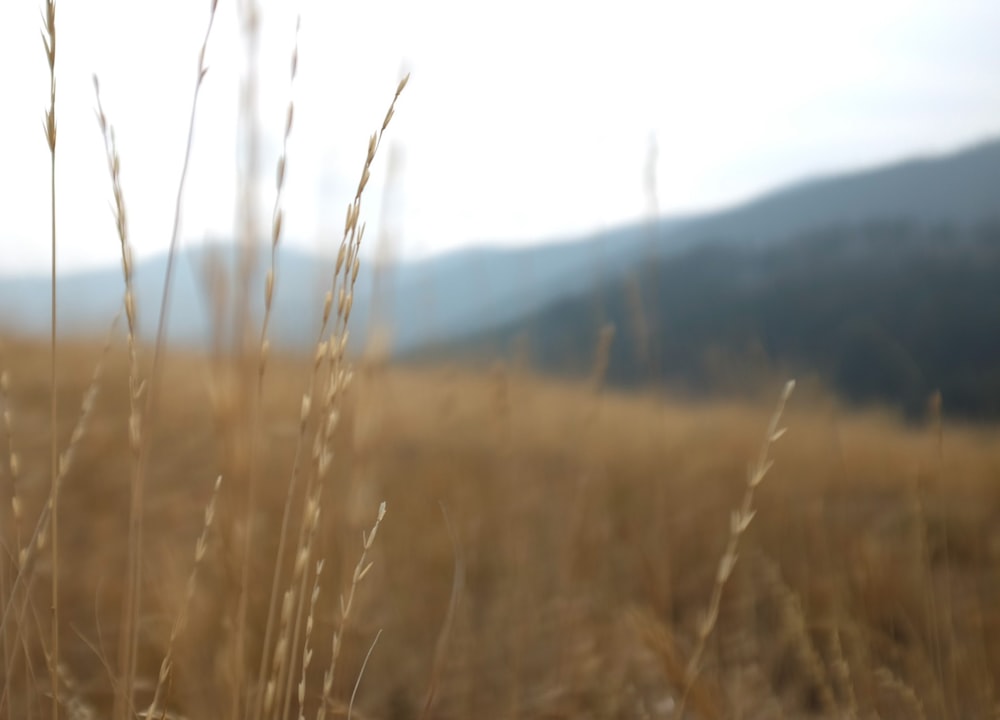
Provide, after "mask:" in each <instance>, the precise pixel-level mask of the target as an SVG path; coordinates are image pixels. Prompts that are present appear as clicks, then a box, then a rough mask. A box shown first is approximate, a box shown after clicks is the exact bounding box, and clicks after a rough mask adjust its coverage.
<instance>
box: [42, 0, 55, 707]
mask: <svg viewBox="0 0 1000 720" xmlns="http://www.w3.org/2000/svg"><path fill="white" fill-rule="evenodd" d="M44 19H45V29H44V30H43V31H42V43H43V44H44V45H45V55H46V57H47V59H48V63H49V107H48V110H47V111H46V113H45V139H46V140H47V141H48V145H49V161H50V172H49V183H50V188H49V190H50V192H49V196H50V201H51V207H50V214H51V225H52V278H51V295H52V297H51V302H52V313H51V321H50V330H51V337H50V338H49V352H50V356H51V363H50V364H51V372H50V376H49V393H50V395H51V405H50V408H49V412H50V416H49V423H50V427H49V432H50V434H51V437H50V438H49V448H50V458H49V459H50V467H49V469H50V486H49V507H50V508H51V512H52V608H51V614H52V661H51V662H52V665H51V667H50V668H49V675H50V677H51V679H52V720H58V718H59V677H58V675H57V673H56V668H57V667H58V666H59V491H58V476H59V436H58V432H57V431H58V425H57V422H58V411H59V393H58V388H57V387H56V361H57V353H56V318H57V315H58V312H57V308H56V3H55V0H46V3H45V18H44Z"/></svg>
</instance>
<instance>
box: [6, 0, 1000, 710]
mask: <svg viewBox="0 0 1000 720" xmlns="http://www.w3.org/2000/svg"><path fill="white" fill-rule="evenodd" d="M215 10H216V2H215V1H214V0H213V2H212V3H211V4H210V13H209V16H208V21H207V26H206V28H205V36H204V40H203V43H202V46H201V50H200V53H199V56H198V59H197V60H198V62H197V75H196V77H195V78H194V87H193V97H192V108H191V115H190V127H189V136H188V143H187V146H186V150H185V158H184V163H183V168H184V169H183V170H182V173H181V178H180V180H179V184H178V190H177V200H176V208H175V221H174V226H173V229H172V235H171V237H172V240H171V251H170V260H169V261H168V270H167V283H166V287H165V289H164V296H163V307H166V306H167V300H168V297H169V292H170V286H171V283H170V275H171V268H172V263H173V259H174V257H175V251H176V244H177V241H178V237H179V234H178V233H179V217H180V211H181V205H182V197H183V187H184V176H185V175H186V171H187V165H188V160H189V156H190V150H191V142H190V133H191V130H192V129H193V127H194V122H195V116H196V108H197V102H198V96H199V92H200V89H201V87H202V81H203V79H204V75H205V67H204V57H205V51H206V46H207V43H208V39H209V37H210V34H211V29H212V24H213V22H214V18H215ZM241 21H242V24H243V28H244V34H245V39H246V40H247V53H248V68H249V72H248V74H247V79H246V84H245V86H244V88H243V97H244V102H245V103H246V107H247V108H250V107H253V106H254V104H255V103H254V98H255V91H256V88H255V85H254V83H255V78H254V73H253V68H254V63H255V57H256V33H257V22H258V16H257V13H256V9H255V7H254V3H253V2H249V3H246V4H244V5H242V6H241ZM44 24H45V29H44V32H43V42H44V43H45V49H46V56H47V60H48V64H49V70H50V88H51V93H50V104H49V107H48V108H47V111H46V122H45V136H46V141H47V143H48V146H49V150H50V160H51V165H52V172H53V185H52V198H51V200H52V247H53V257H55V249H56V238H57V234H56V226H55V214H56V213H55V209H56V197H55V192H54V189H55V185H54V173H55V168H56V164H55V162H56V125H55V67H56V54H55V49H56V45H55V38H56V16H55V4H54V2H52V0H49V1H48V2H47V3H46V14H45V15H44ZM297 55H298V52H297V48H295V49H294V50H293V52H292V61H291V81H292V82H294V79H295V74H296V69H297ZM405 85H406V79H405V78H404V79H403V80H402V81H401V82H400V83H399V85H398V87H397V89H396V93H395V95H394V97H393V100H392V102H391V104H390V106H389V109H388V112H387V113H386V115H385V118H384V120H383V122H382V125H381V127H380V129H379V130H378V131H377V132H376V133H374V134H373V135H372V136H371V138H370V139H369V142H368V152H367V155H366V157H365V162H364V165H363V168H362V172H361V175H360V179H359V182H358V186H357V190H356V193H355V196H354V198H353V199H352V201H351V203H350V205H349V206H348V208H347V216H346V219H345V223H344V231H343V236H342V238H340V252H339V255H338V257H337V261H336V267H335V272H334V273H333V276H332V278H331V286H330V288H329V291H328V292H327V294H326V296H325V298H323V300H322V301H323V304H324V309H323V316H322V327H321V328H320V329H319V332H318V335H317V340H316V347H315V351H314V352H313V354H312V356H311V357H272V354H271V349H270V344H269V340H268V332H269V323H270V311H271V304H272V300H273V295H274V293H275V288H276V287H279V286H280V277H279V271H278V268H277V266H276V263H275V260H276V257H277V250H278V248H279V245H280V242H281V239H282V222H283V214H282V212H283V211H282V199H283V198H282V193H283V189H284V178H285V172H286V162H287V157H286V150H287V141H288V138H289V136H290V133H291V131H292V119H293V116H294V112H293V109H294V104H293V103H292V102H291V100H290V101H289V104H288V106H287V110H286V122H285V125H284V142H283V146H282V152H281V155H280V157H279V159H278V167H277V173H276V178H277V183H276V188H275V198H274V204H273V210H272V216H271V227H270V249H271V262H270V266H269V267H268V269H267V271H266V275H265V280H264V298H263V307H264V318H263V322H262V325H261V327H260V328H252V327H250V322H249V318H250V304H251V302H252V300H251V299H250V298H249V296H248V295H245V296H242V300H241V301H240V302H237V303H236V307H234V308H232V311H233V312H232V317H231V318H229V317H226V314H225V312H223V311H222V309H218V311H217V312H216V314H215V318H216V321H217V322H219V323H226V324H227V325H226V328H227V329H228V330H229V331H230V332H220V334H219V336H220V337H221V336H226V337H228V338H231V339H232V343H231V347H221V346H220V347H217V348H214V350H215V351H216V352H215V353H214V354H212V355H209V356H204V357H199V356H193V355H185V354H181V353H176V352H171V351H170V349H168V348H167V347H166V346H165V344H164V340H163V338H164V334H163V333H164V331H163V329H164V327H165V324H166V316H165V313H164V312H162V311H161V315H160V318H159V324H158V329H157V333H156V341H155V343H154V344H153V345H152V346H151V347H142V346H140V344H139V343H138V342H137V338H138V337H139V336H140V334H139V332H138V330H137V328H136V324H135V322H136V317H137V315H136V308H135V293H134V291H133V287H132V259H131V248H130V246H129V239H128V223H127V221H126V217H127V215H126V204H125V197H126V192H125V189H124V188H123V187H122V185H121V183H120V175H119V169H120V164H121V159H120V158H119V156H118V152H117V149H116V146H115V138H114V131H113V129H112V125H111V122H110V120H109V118H107V117H106V116H105V113H104V110H103V108H102V107H101V105H100V98H99V97H98V100H97V110H98V122H99V127H100V130H101V132H102V134H103V139H104V143H105V148H106V153H107V164H108V170H109V174H110V184H111V196H112V198H113V208H114V213H115V219H116V225H117V231H118V241H119V243H120V246H121V257H122V269H123V280H124V283H123V300H122V304H123V308H124V314H125V317H126V332H125V338H124V341H122V339H121V338H119V337H118V335H117V333H116V328H117V324H118V321H117V319H116V320H115V321H114V322H113V324H112V333H111V336H110V339H109V340H108V342H107V343H106V344H105V345H104V346H103V348H102V347H101V346H99V345H97V344H88V343H86V342H79V343H69V342H67V341H63V340H61V339H60V338H59V336H58V333H57V324H56V320H57V319H56V317H55V316H53V318H52V324H51V339H50V341H49V343H48V344H47V345H43V344H41V343H39V342H36V341H29V340H25V339H19V338H13V337H12V338H6V339H5V342H4V344H3V345H2V347H0V350H2V352H0V413H2V415H0V543H2V548H0V549H2V553H0V606H2V613H3V614H2V622H0V650H2V658H0V668H2V674H0V677H2V678H3V685H2V694H0V717H11V718H14V717H16V718H56V717H60V716H64V717H70V718H107V717H115V718H129V719H131V718H134V717H148V718H153V717H156V718H185V719H188V718H190V719H192V720H193V719H195V718H219V717H225V718H232V719H234V720H235V719H236V718H253V720H261V719H263V718H267V719H268V720H271V719H278V718H280V719H281V720H286V719H287V718H291V717H293V716H294V717H296V718H303V719H304V718H306V717H315V718H317V720H323V719H324V718H326V717H344V716H346V717H358V718H367V717H380V718H391V719H393V720H396V719H399V720H404V719H408V718H417V717H420V718H430V717H440V718H458V717H531V718H570V717H593V718H633V717H634V718H658V717H664V718H667V717H675V718H682V717H688V716H694V717H700V718H721V717H740V718H756V717H760V718H765V717H766V718H770V717H782V716H788V717H808V716H829V717H848V718H873V717H876V718H877V717H881V718H896V717H900V718H912V717H942V718H944V717H978V716H986V715H995V713H996V708H997V707H998V705H997V701H996V697H995V690H994V688H995V685H996V681H997V679H998V670H1000V612H998V611H997V610H996V608H998V607H1000V602H998V601H1000V583H998V582H997V581H996V580H995V579H994V578H995V577H996V573H995V568H996V566H997V563H998V560H1000V532H998V531H997V529H996V527H997V519H998V514H1000V506H998V503H997V494H996V493H997V491H996V490H995V488H997V487H998V483H997V480H998V479H1000V446H997V445H996V443H995V441H994V438H995V432H994V430H993V429H992V428H973V427H947V428H946V427H945V426H944V423H943V421H942V417H941V400H940V398H936V399H935V400H934V402H933V403H932V406H931V414H930V418H929V421H930V422H929V423H928V426H927V428H925V429H918V428H914V427H912V426H911V427H903V426H901V425H900V424H898V423H897V422H896V421H895V420H894V419H893V418H892V417H889V416H887V415H879V414H876V413H870V414H866V415H849V414H845V413H844V412H843V411H841V410H839V409H838V408H837V406H836V403H834V402H832V401H831V400H830V399H829V398H827V397H826V396H824V395H823V394H822V393H819V392H816V391H815V390H813V391H812V392H804V393H803V392H800V393H799V395H798V396H797V398H796V402H795V403H792V404H790V405H789V406H788V407H787V412H786V413H785V415H784V416H783V415H782V413H783V411H785V410H786V407H785V405H786V401H788V400H789V395H790V392H791V387H792V385H791V384H789V385H786V386H785V389H784V391H783V392H781V393H780V401H779V406H778V409H777V411H775V412H774V413H773V414H771V415H770V417H771V418H772V419H771V421H770V423H767V422H766V421H767V418H768V417H769V414H768V408H766V407H765V406H764V405H763V404H759V405H755V404H752V403H744V404H735V403H731V404H724V403H721V402H717V403H713V404H703V405H692V404H683V403H680V402H672V401H670V400H669V399H664V398H654V397H652V396H648V397H642V396H624V395H617V394H612V393H609V392H607V391H606V390H605V388H604V387H603V382H604V376H605V373H606V371H607V364H608V358H609V357H610V347H611V343H612V342H614V328H613V327H611V326H606V327H605V328H604V329H603V330H602V332H601V335H600V341H599V343H598V347H597V348H596V351H595V359H594V362H593V372H592V375H591V377H590V378H589V381H588V382H586V383H580V384H579V385H574V384H560V383H557V382H555V381H552V380H541V379H539V378H535V377H531V376H529V375H527V374H524V373H522V372H515V371H511V370H509V369H507V368H504V367H498V368H497V369H496V371H495V372H493V373H492V374H489V375H479V374H475V373H471V372H461V371H457V370H446V369H444V368H440V367H439V368H429V369H402V368H392V367H386V366H385V365H384V364H381V363H377V362H370V363H367V364H363V365H362V366H361V367H360V368H357V370H358V372H357V374H355V368H354V367H353V366H352V363H351V361H350V359H349V358H348V357H347V356H346V352H345V348H346V346H347V336H348V330H349V322H350V317H351V309H352V306H353V302H354V285H355V281H356V279H357V276H358V271H359V266H360V258H359V249H360V246H361V244H362V240H363V237H364V231H365V226H364V223H363V222H362V221H361V201H362V195H363V192H364V190H365V187H366V185H367V183H368V181H369V178H370V176H371V172H372V168H373V162H374V160H375V157H376V154H377V152H378V149H379V147H380V145H381V142H382V138H383V135H384V133H385V132H386V129H387V127H388V125H389V123H390V120H391V119H392V117H393V114H394V112H395V105H396V101H397V100H398V98H399V96H400V94H401V93H402V91H403V89H404V87H405ZM95 89H96V80H95ZM245 115H246V116H245V117H244V118H243V119H242V120H243V121H244V122H246V123H247V126H248V131H247V133H246V137H247V147H246V148H244V151H245V153H246V156H247V157H246V158H245V159H246V160H247V161H248V162H249V167H252V168H255V167H256V155H257V149H256V147H257V145H256V134H255V128H256V118H255V117H253V113H252V111H249V110H247V112H246V113H245ZM251 175H252V176H255V174H251ZM244 180H245V178H244ZM650 182H651V183H654V184H655V178H653V179H652V180H650ZM245 184H246V185H247V187H246V188H244V190H245V191H246V199H245V205H246V207H244V208H242V213H243V217H242V222H243V226H244V227H243V234H244V236H245V237H244V239H245V240H247V241H248V242H250V241H251V240H252V238H254V237H256V236H257V232H256V230H255V224H254V223H255V219H254V217H255V209H256V206H257V203H256V201H255V198H254V194H255V191H254V190H253V187H252V186H253V185H254V184H253V183H245ZM653 196H654V197H655V192H654V193H653ZM253 270H254V267H253V258H252V257H251V253H245V254H244V256H243V258H242V259H241V263H240V270H239V274H240V277H238V278H236V280H237V281H238V282H240V283H241V285H242V287H243V288H244V291H245V292H248V290H247V288H249V287H250V283H249V276H250V274H251V273H252V272H253ZM52 275H53V283H52V299H53V307H55V297H56V291H57V286H58V283H57V282H56V280H57V274H56V267H55V264H54V262H53V266H52ZM209 294H211V293H209ZM633 294H635V297H638V293H633ZM220 308H221V306H220ZM633 313H634V315H635V317H634V318H633V320H634V325H635V328H634V335H635V337H636V339H637V341H638V342H639V344H640V351H642V347H643V346H644V343H645V342H646V338H645V337H644V335H645V326H646V324H645V321H644V319H643V317H642V308H641V307H640V306H635V307H634V308H633ZM217 329H219V330H222V329H224V328H222V327H220V328H217ZM122 344H124V346H123V347H122ZM643 352H644V351H643ZM57 359H58V365H57V363H56V360H57ZM779 420H781V421H782V422H784V423H785V424H787V425H788V427H789V428H791V432H792V435H793V438H792V439H791V441H783V442H782V443H776V441H777V440H778V439H779V438H780V437H781V436H782V435H783V434H784V430H783V429H781V428H779ZM762 431H763V432H764V442H763V444H761V443H760V441H759V438H760V434H761V432H762ZM754 457H756V458H757V461H756V463H755V464H753V465H751V466H750V467H749V469H748V468H747V465H746V464H747V462H748V461H749V460H750V459H751V458H754ZM772 462H773V463H774V464H773V467H772ZM765 474H766V475H767V480H768V482H767V483H766V485H763V486H761V487H758V486H760V485H761V481H762V480H763V478H764V476H765ZM387 505H388V507H389V508H391V514H390V515H389V517H388V519H386V517H387V516H386V507H387ZM60 508H61V510H60ZM383 520H385V521H386V522H385V525H384V527H383V524H382V523H383ZM751 520H752V522H751ZM376 536H377V538H378V542H377V543H376ZM738 558H739V559H738ZM362 675H364V676H365V682H361V680H362Z"/></svg>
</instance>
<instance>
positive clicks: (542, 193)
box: [0, 0, 1000, 274]
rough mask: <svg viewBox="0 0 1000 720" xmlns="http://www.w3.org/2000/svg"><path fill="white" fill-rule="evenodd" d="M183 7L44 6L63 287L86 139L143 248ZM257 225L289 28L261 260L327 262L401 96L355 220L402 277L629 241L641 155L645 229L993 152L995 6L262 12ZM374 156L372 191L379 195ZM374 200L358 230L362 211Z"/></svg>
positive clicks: (75, 240)
mask: <svg viewBox="0 0 1000 720" xmlns="http://www.w3.org/2000/svg"><path fill="white" fill-rule="evenodd" d="M208 5H209V3H208V0H172V1H171V2H152V1H146V0H73V1H72V2H70V1H69V0H63V1H62V2H60V3H59V4H58V14H57V27H58V48H57V52H58V57H57V78H58V80H57V82H58V97H57V117H58V122H59V142H58V170H57V173H58V193H59V218H58V219H59V244H60V258H59V260H60V264H61V266H62V267H63V268H71V267H83V266H86V265H100V264H107V263H114V262H116V259H117V257H118V248H117V240H116V237H115V234H114V226H113V223H112V218H111V212H110V205H109V203H110V198H111V188H110V181H109V178H108V174H107V170H106V164H105V160H104V154H103V146H102V144H101V138H100V135H99V132H98V127H97V123H96V121H95V116H94V106H95V103H94V94H93V88H92V84H91V76H92V74H94V73H97V74H98V75H99V76H100V79H101V89H102V96H103V100H104V104H105V109H106V111H107V113H108V116H109V119H110V120H111V122H112V123H113V124H114V126H115V128H116V129H117V134H118V139H119V149H120V154H121V158H122V183H123V186H124V192H125V197H126V203H127V205H128V209H129V214H130V223H131V232H132V242H133V245H134V247H135V249H136V251H137V253H138V254H139V255H140V256H145V255H148V254H150V253H153V252H157V251H161V250H163V249H164V248H165V247H166V245H167V243H168V240H169V236H170V226H171V218H172V212H173V202H174V195H175V192H176V187H177V181H178V176H179V172H180V165H181V159H182V154H183V146H184V141H185V133H186V128H187V117H188V113H189V108H190V103H191V93H192V90H193V87H194V82H193V81H194V73H195V67H196V58H197V50H198V47H199V44H200V42H201V38H202V35H203V32H204V28H205V23H206V20H207V16H208ZM233 5H234V3H233V0H220V4H219V14H218V17H217V21H216V25H215V29H214V30H213V34H212V38H211V41H210V51H209V57H208V64H209V74H208V76H207V79H206V82H205V85H204V88H203V93H202V100H201V105H200V107H199V110H198V119H197V130H196V141H195V145H194V157H193V161H192V167H191V174H190V177H189V182H188V186H187V190H186V194H185V200H184V216H183V232H182V234H183V237H184V238H185V242H197V241H199V240H200V239H201V238H203V237H204V236H205V235H206V234H212V235H224V236H231V235H232V229H233V227H234V223H235V218H236V210H235V206H234V198H235V196H236V193H235V190H234V188H235V187H236V146H237V142H236V133H235V126H236V119H237V107H238V88H239V82H240V75H241V72H242V68H243V50H242V45H241V40H240V34H239V26H238V23H237V19H236V12H235V9H234V6H233ZM261 7H262V23H263V29H262V30H263V34H262V38H261V53H260V119H261V124H262V128H263V133H262V145H261V162H262V172H261V181H260V188H261V192H260V196H261V200H262V206H263V207H262V211H261V214H262V216H264V217H269V214H270V206H271V203H272V202H273V176H274V164H275V161H276V159H277V155H278V152H279V148H280V137H281V125H282V122H283V120H284V115H285V107H286V104H287V101H288V95H289V83H288V69H289V58H290V54H291V48H292V42H293V36H294V28H295V15H296V13H298V12H301V16H302V32H301V35H300V62H299V78H298V80H297V81H296V86H295V89H294V97H295V102H296V113H295V119H296V122H295V127H294V130H293V134H292V139H291V143H290V148H289V159H288V181H287V188H286V195H285V198H286V199H285V203H284V204H285V208H286V211H285V212H286V226H285V227H286V236H287V238H288V241H289V242H297V243H301V244H303V245H305V246H307V247H317V246H318V245H321V246H323V247H326V248H334V247H335V246H336V242H337V239H338V238H337V234H338V230H339V228H340V227H341V224H342V222H343V216H344V210H345V207H346V204H347V203H348V201H349V200H350V198H351V196H352V195H353V191H354V188H355V186H356V184H357V179H358V175H359V173H360V169H361V164H362V161H363V157H364V153H365V149H366V143H367V137H368V135H369V134H370V133H371V132H372V131H373V130H375V129H376V128H377V127H378V125H379V124H380V122H381V120H382V117H383V114H384V112H385V109H386V107H387V105H388V102H389V100H390V99H391V96H392V93H393V91H394V90H395V87H396V83H397V81H398V79H399V77H400V76H401V74H402V73H403V72H405V71H411V72H412V79H411V82H410V85H409V86H408V87H407V89H406V91H405V93H404V95H403V98H402V99H401V101H400V104H399V106H398V108H397V114H396V118H395V119H394V121H393V123H392V125H391V127H390V132H389V136H388V144H387V145H385V146H383V154H382V155H381V157H380V160H379V161H378V162H377V163H376V167H375V168H374V173H373V180H372V183H371V184H370V185H369V189H368V192H367V196H366V204H365V212H364V215H365V217H367V218H368V220H369V221H370V224H371V225H373V227H372V231H373V232H371V237H372V238H374V237H375V236H376V233H375V232H374V230H375V229H376V228H377V226H378V225H379V218H380V217H387V218H389V219H390V220H391V222H389V223H387V224H388V225H389V226H390V227H391V228H392V229H393V233H392V237H393V238H394V242H395V244H396V247H397V250H398V251H400V252H401V253H402V254H403V255H404V256H416V255H421V254H426V253H430V252H438V251H443V250H446V249H451V248H456V247H460V246H464V245H467V244H470V243H481V242H489V243H514V242H520V243H523V242H533V241H538V240H543V239H558V238H565V237H571V236H573V235H576V234H580V233H586V232H591V231H594V230H598V229H601V228H604V227H608V226H613V225H615V224H618V223H622V222H626V221H629V220H634V219H637V218H641V217H643V215H644V213H646V212H647V208H648V206H649V201H648V197H647V193H646V190H645V185H644V166H645V165H646V162H647V158H648V157H649V147H650V138H651V137H655V138H656V145H657V147H658V153H657V156H656V157H657V163H656V170H657V178H658V197H657V202H658V205H659V209H660V212H662V213H664V214H674V213H687V212H692V211H699V210H705V209H711V208H717V207H722V206H726V205H730V204H733V203H736V202H739V201H741V200H743V199H747V198H749V197H753V196H754V195H757V194H759V193H762V192H765V191H767V190H768V189H771V188H774V187H775V186H778V185H781V184H783V183H786V182H788V181H791V180H795V179H798V178H801V177H805V176H809V175H812V174H815V173H827V172H831V171H836V170H841V169H848V168H857V167H864V166H870V165H875V164H879V163H882V162H885V161H888V160H893V159H898V158H902V157H905V156H908V155H912V154H921V153H931V152H940V151H947V150H951V149H955V148H957V147H961V146H962V145H964V144H967V143H970V142H974V141H976V140H979V139H982V138H984V137H988V136H992V135H1000V43H998V42H997V41H996V31H997V28H1000V3H996V2H993V1H989V0H984V1H982V2H973V1H971V0H947V1H941V2H930V1H928V2H915V1H914V2H896V1H894V0H878V1H877V2H873V1H872V0H863V1H861V2H853V1H850V0H840V1H838V2H836V3H832V2H831V3H817V2H802V1H801V0H790V1H788V2H779V1H763V0H758V1H756V2H746V3H744V2H705V1H700V2H691V1H690V0H662V1H661V2H628V1H627V0H616V2H614V3H610V2H604V3H598V2H580V0H576V1H575V2H544V1H543V0H530V1H529V0H526V1H521V0H508V1H507V2H504V3H497V4H493V3H490V4H487V3H482V2H476V1H474V0H464V1H463V0H459V1H456V2H445V1H443V0H441V1H438V2H413V1H410V2H407V1H405V0H366V1H365V2H353V3H352V2H331V1H330V0H301V1H299V2H294V1H292V0H262V2H261ZM40 8H41V3H40V2H32V1H30V0H16V1H11V0H7V1H5V2H3V3H0V68H2V70H0V98H2V102H3V107H4V111H3V113H2V115H0V209H2V221H0V274H5V273H13V272H23V271H25V270H45V269H46V268H47V265H48V262H49V244H48V242H49V241H48V222H49V220H48V217H49V216H48V202H49V199H48V160H47V155H48V150H47V147H46V143H45V139H44V136H43V133H42V117H43V115H44V109H45V106H46V103H47V96H48V80H47V72H48V69H47V66H46V62H45V56H44V51H43V48H42V43H41V39H40V36H39V29H40V27H41V18H40V13H39V10H40ZM390 156H391V157H392V158H393V159H394V161H395V162H393V163H392V164H393V165H394V167H395V168H396V170H395V172H394V173H393V177H394V178H395V180H394V182H393V188H394V189H393V191H392V192H390V193H388V194H385V193H384V185H383V181H384V180H385V178H386V177H387V176H388V170H389V160H390ZM383 197H386V198H389V200H390V202H388V203H387V205H388V209H387V210H386V212H385V213H383V212H382V209H381V206H382V199H383Z"/></svg>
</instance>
